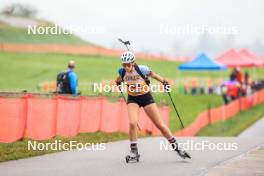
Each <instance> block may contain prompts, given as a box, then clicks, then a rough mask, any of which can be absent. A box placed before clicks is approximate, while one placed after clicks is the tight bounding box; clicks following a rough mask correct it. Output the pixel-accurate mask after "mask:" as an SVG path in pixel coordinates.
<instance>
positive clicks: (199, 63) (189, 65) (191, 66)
mask: <svg viewBox="0 0 264 176" xmlns="http://www.w3.org/2000/svg"><path fill="white" fill-rule="evenodd" d="M178 69H179V70H182V71H220V70H226V69H227V68H226V67H225V66H224V65H222V64H220V63H217V62H215V61H214V60H212V59H211V58H209V57H208V56H207V55H206V54H204V53H201V54H199V55H198V56H197V57H196V58H194V59H193V60H191V61H189V62H186V63H183V64H181V65H180V66H179V67H178ZM178 76H180V73H178ZM210 77H211V76H210Z"/></svg>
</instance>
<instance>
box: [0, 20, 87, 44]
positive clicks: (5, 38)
mask: <svg viewBox="0 0 264 176" xmlns="http://www.w3.org/2000/svg"><path fill="white" fill-rule="evenodd" d="M0 43H26V44H70V45H89V44H90V43H88V42H86V41H84V40H82V39H81V38H79V37H77V36H75V35H72V34H71V35H67V34H57V35H52V34H32V33H30V34H28V30H27V29H26V28H16V27H11V26H7V25H0Z"/></svg>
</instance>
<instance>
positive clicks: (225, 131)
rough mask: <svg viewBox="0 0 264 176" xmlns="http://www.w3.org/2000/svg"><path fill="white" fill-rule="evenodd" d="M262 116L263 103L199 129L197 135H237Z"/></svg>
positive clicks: (263, 111) (263, 110)
mask: <svg viewBox="0 0 264 176" xmlns="http://www.w3.org/2000/svg"><path fill="white" fill-rule="evenodd" d="M263 116H264V103H262V104H259V105H257V106H254V107H252V108H250V109H249V110H247V111H241V112H240V113H239V114H237V115H236V116H234V117H233V118H231V119H228V120H226V121H221V122H217V123H215V124H212V125H209V126H207V127H205V128H203V129H201V130H200V131H199V133H198V136H237V135H239V134H240V133H241V132H242V131H244V130H245V129H246V128H248V127H249V126H250V125H252V124H253V123H254V122H256V121H257V120H259V119H261V118H262V117H263Z"/></svg>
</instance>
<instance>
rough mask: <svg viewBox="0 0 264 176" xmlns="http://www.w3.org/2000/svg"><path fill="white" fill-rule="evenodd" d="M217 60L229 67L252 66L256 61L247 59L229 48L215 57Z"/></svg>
mask: <svg viewBox="0 0 264 176" xmlns="http://www.w3.org/2000/svg"><path fill="white" fill-rule="evenodd" d="M215 60H216V61H217V62H219V63H222V64H224V65H225V66H227V67H252V66H254V62H253V61H251V60H249V59H247V58H246V57H244V56H243V55H241V54H240V53H238V52H236V51H235V50H234V49H230V50H228V51H227V52H226V53H224V54H222V55H221V56H219V57H217V58H216V59H215Z"/></svg>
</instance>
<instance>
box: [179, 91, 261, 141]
mask: <svg viewBox="0 0 264 176" xmlns="http://www.w3.org/2000/svg"><path fill="white" fill-rule="evenodd" d="M263 102H264V90H261V91H259V92H255V93H254V94H253V95H251V96H247V97H241V98H239V99H237V100H235V101H232V102H231V103H229V104H227V105H223V106H220V107H216V108H212V109H209V110H206V111H204V112H201V113H200V114H199V115H198V117H197V118H196V119H195V120H194V121H193V122H192V123H191V124H190V125H188V126H187V127H185V128H184V129H181V130H179V131H177V132H176V133H175V135H176V136H194V135H196V134H197V133H198V132H199V131H200V129H201V128H203V127H205V126H206V125H209V124H212V123H215V122H218V121H221V120H225V119H228V118H231V117H233V116H235V115H236V114H237V113H239V112H240V111H241V110H247V109H249V108H250V107H252V106H254V105H257V104H260V103H263Z"/></svg>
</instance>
